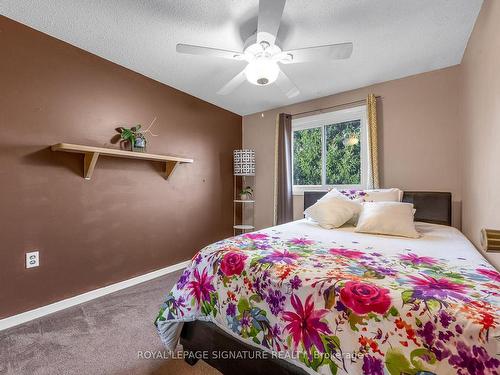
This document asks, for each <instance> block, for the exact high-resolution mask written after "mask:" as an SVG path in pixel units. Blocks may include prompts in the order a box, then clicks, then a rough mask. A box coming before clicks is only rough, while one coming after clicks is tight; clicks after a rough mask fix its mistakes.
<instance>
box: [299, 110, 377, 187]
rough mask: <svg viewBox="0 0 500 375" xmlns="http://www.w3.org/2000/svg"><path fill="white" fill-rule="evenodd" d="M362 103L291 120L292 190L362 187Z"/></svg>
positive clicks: (364, 144) (364, 138)
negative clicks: (358, 105) (357, 105)
mask: <svg viewBox="0 0 500 375" xmlns="http://www.w3.org/2000/svg"><path fill="white" fill-rule="evenodd" d="M366 129H367V128H366V107H365V106H361V107H355V108H349V109H345V110H341V111H335V112H330V113H324V114H319V115H314V116H308V117H302V118H299V119H294V120H292V150H293V153H292V164H293V168H292V171H293V172H292V173H293V191H294V194H302V193H303V191H304V190H314V189H318V190H321V189H327V188H331V187H342V188H358V189H361V188H364V187H365V186H366V181H367V175H368V162H367V157H368V150H367V145H368V143H367V130H366Z"/></svg>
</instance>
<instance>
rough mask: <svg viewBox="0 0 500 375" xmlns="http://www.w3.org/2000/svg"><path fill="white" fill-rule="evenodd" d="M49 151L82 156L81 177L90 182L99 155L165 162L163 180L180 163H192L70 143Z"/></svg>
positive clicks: (167, 157) (175, 157)
mask: <svg viewBox="0 0 500 375" xmlns="http://www.w3.org/2000/svg"><path fill="white" fill-rule="evenodd" d="M51 149H52V151H64V152H74V153H78V154H84V155H85V157H84V159H83V177H84V178H85V179H86V180H90V178H91V177H92V173H93V172H94V168H95V165H96V163H97V159H98V158H99V156H100V155H102V156H112V157H116V158H128V159H142V160H152V161H161V162H165V174H164V176H165V179H168V177H169V176H170V175H171V174H172V172H173V171H174V170H175V168H176V167H177V165H179V164H182V163H192V162H193V161H194V160H193V159H187V158H180V157H177V156H169V155H157V154H146V153H143V152H132V151H125V150H117V149H112V148H104V147H93V146H84V145H74V144H71V143H58V144H55V145H53V146H52V147H51Z"/></svg>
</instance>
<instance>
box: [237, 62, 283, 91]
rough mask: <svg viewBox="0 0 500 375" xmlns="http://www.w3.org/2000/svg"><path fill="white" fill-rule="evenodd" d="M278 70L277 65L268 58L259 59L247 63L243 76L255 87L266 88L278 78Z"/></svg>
mask: <svg viewBox="0 0 500 375" xmlns="http://www.w3.org/2000/svg"><path fill="white" fill-rule="evenodd" d="M279 72H280V68H279V66H278V64H277V63H276V62H275V61H273V60H271V59H268V58H265V57H260V58H257V59H255V60H254V61H251V62H249V63H248V65H247V67H246V68H245V76H246V77H247V80H248V82H250V83H252V84H254V85H257V86H266V85H269V84H271V83H273V82H274V81H276V79H277V78H278V74H279Z"/></svg>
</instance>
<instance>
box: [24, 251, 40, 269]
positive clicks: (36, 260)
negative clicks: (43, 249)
mask: <svg viewBox="0 0 500 375" xmlns="http://www.w3.org/2000/svg"><path fill="white" fill-rule="evenodd" d="M39 265H40V254H39V252H38V251H32V252H30V253H26V268H33V267H38V266H39Z"/></svg>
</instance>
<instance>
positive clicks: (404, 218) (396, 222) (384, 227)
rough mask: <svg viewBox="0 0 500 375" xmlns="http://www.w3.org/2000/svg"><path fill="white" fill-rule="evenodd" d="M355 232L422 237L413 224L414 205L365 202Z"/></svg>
mask: <svg viewBox="0 0 500 375" xmlns="http://www.w3.org/2000/svg"><path fill="white" fill-rule="evenodd" d="M354 231H355V232H361V233H372V234H388V235H390V236H402V237H410V238H418V237H420V235H419V233H418V232H417V230H416V229H415V224H414V222H413V204H411V203H402V202H365V203H363V209H362V210H361V214H360V215H359V219H358V225H357V226H356V229H355V230H354Z"/></svg>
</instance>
